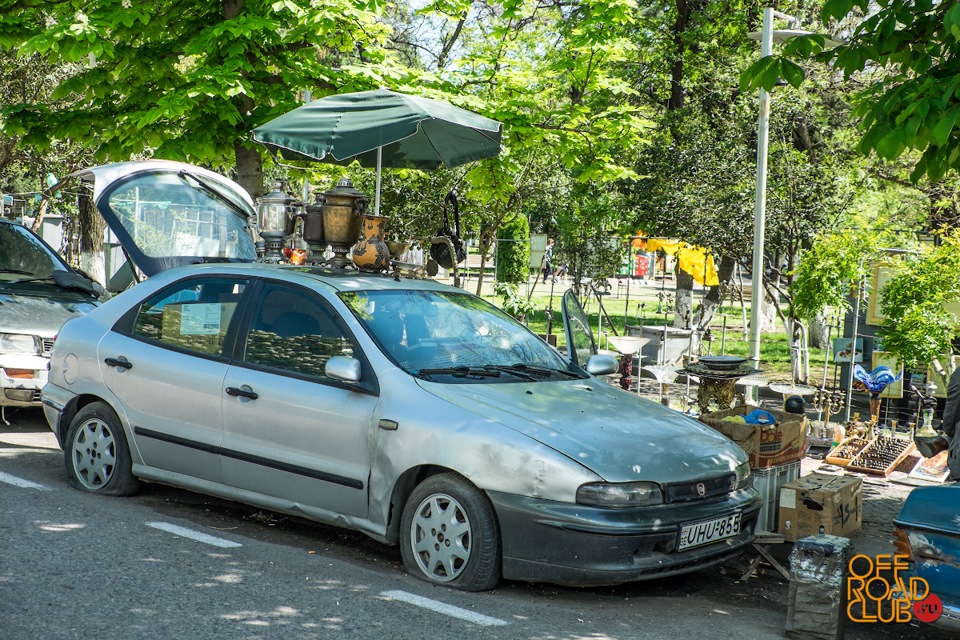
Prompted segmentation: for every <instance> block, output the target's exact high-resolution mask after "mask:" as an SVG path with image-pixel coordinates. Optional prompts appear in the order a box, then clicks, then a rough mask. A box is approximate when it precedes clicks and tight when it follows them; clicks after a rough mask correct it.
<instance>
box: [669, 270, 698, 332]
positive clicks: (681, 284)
mask: <svg viewBox="0 0 960 640" xmlns="http://www.w3.org/2000/svg"><path fill="white" fill-rule="evenodd" d="M676 274H677V302H676V307H675V309H674V315H673V326H675V327H678V328H680V329H689V328H690V322H691V321H692V320H693V276H691V275H690V274H689V273H687V272H686V271H684V270H683V269H680V268H677V269H676Z"/></svg>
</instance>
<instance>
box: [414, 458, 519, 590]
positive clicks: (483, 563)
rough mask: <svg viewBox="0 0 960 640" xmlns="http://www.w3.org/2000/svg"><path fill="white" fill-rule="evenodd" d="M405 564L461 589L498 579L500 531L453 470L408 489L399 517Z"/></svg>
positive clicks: (484, 502)
mask: <svg viewBox="0 0 960 640" xmlns="http://www.w3.org/2000/svg"><path fill="white" fill-rule="evenodd" d="M400 553H401V555H402V556H403V565H404V567H405V568H406V570H407V571H408V572H409V573H411V574H413V575H414V576H416V577H418V578H420V579H421V580H426V581H427V582H432V583H434V584H440V585H444V586H447V587H452V588H454V589H460V590H462V591H486V590H488V589H492V588H494V587H495V586H496V585H497V583H498V582H500V568H501V567H500V562H501V557H500V556H501V550H500V532H499V530H498V527H497V520H496V516H495V514H494V511H493V506H492V505H491V504H490V501H489V500H488V499H487V497H486V496H485V495H484V494H483V492H482V491H480V490H479V489H477V488H476V487H475V486H473V485H472V484H470V483H469V482H467V481H466V480H465V479H463V478H462V477H460V476H458V475H456V474H453V473H442V474H439V475H435V476H431V477H430V478H427V479H426V480H424V481H423V482H422V483H421V484H419V485H418V486H417V487H416V488H415V489H414V490H413V492H412V493H411V494H410V498H409V499H408V500H407V503H406V505H405V507H404V509H403V516H402V519H401V521H400Z"/></svg>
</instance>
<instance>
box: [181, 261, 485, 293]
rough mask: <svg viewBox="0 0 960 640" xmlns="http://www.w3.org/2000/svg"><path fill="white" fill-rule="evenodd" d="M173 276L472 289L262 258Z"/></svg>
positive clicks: (191, 268)
mask: <svg viewBox="0 0 960 640" xmlns="http://www.w3.org/2000/svg"><path fill="white" fill-rule="evenodd" d="M167 273H169V275H170V276H171V277H173V276H174V274H175V277H176V278H177V279H180V278H182V277H184V276H186V275H189V274H190V273H194V274H196V275H201V274H203V275H215V274H230V275H248V276H253V277H266V278H279V279H282V280H284V279H285V280H289V281H291V282H295V281H298V280H300V281H301V282H302V280H303V279H306V280H313V281H316V282H321V283H323V284H325V285H326V286H328V287H330V288H331V289H334V290H336V291H376V290H384V291H387V290H396V291H409V290H410V289H414V290H419V291H448V292H455V293H468V292H466V291H464V290H463V289H460V288H457V287H452V286H450V285H448V284H444V283H442V282H437V281H436V280H429V279H419V278H402V277H400V276H397V275H391V274H382V273H372V272H368V271H360V270H357V269H343V268H331V267H324V266H320V265H287V264H273V263H261V262H253V263H249V262H241V263H222V264H197V265H186V266H183V267H178V268H176V269H172V270H170V271H169V272H167Z"/></svg>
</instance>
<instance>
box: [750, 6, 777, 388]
mask: <svg viewBox="0 0 960 640" xmlns="http://www.w3.org/2000/svg"><path fill="white" fill-rule="evenodd" d="M772 48H773V9H771V8H769V7H768V8H766V9H764V10H763V28H762V31H761V32H760V57H762V58H765V57H767V56H769V55H770V53H771V49H772ZM769 137H770V93H769V92H768V91H767V90H766V89H764V88H762V87H761V88H760V120H759V122H758V123H757V191H756V197H755V204H754V217H753V267H752V268H751V280H750V361H751V362H752V363H753V368H754V369H759V368H760V326H761V324H762V320H763V298H764V295H763V241H764V240H763V238H764V233H765V228H764V227H765V225H766V206H767V141H768V140H769Z"/></svg>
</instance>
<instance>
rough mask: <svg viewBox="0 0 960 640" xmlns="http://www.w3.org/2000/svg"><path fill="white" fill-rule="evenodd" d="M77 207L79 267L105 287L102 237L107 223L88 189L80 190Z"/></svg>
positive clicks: (106, 276)
mask: <svg viewBox="0 0 960 640" xmlns="http://www.w3.org/2000/svg"><path fill="white" fill-rule="evenodd" d="M77 208H78V210H79V211H78V213H79V215H78V216H77V218H78V222H79V227H80V269H81V270H82V271H84V272H85V273H86V274H87V275H88V276H90V277H91V278H93V279H94V280H96V281H97V282H99V283H100V284H102V285H103V286H104V287H106V286H107V278H108V274H107V272H106V266H105V264H104V257H103V238H104V233H106V230H107V223H106V221H104V219H103V217H102V216H101V215H100V213H99V212H98V211H97V208H96V207H95V206H94V205H93V194H92V193H90V191H89V190H88V189H82V190H81V191H80V195H79V197H78V198H77ZM131 266H132V265H131Z"/></svg>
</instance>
